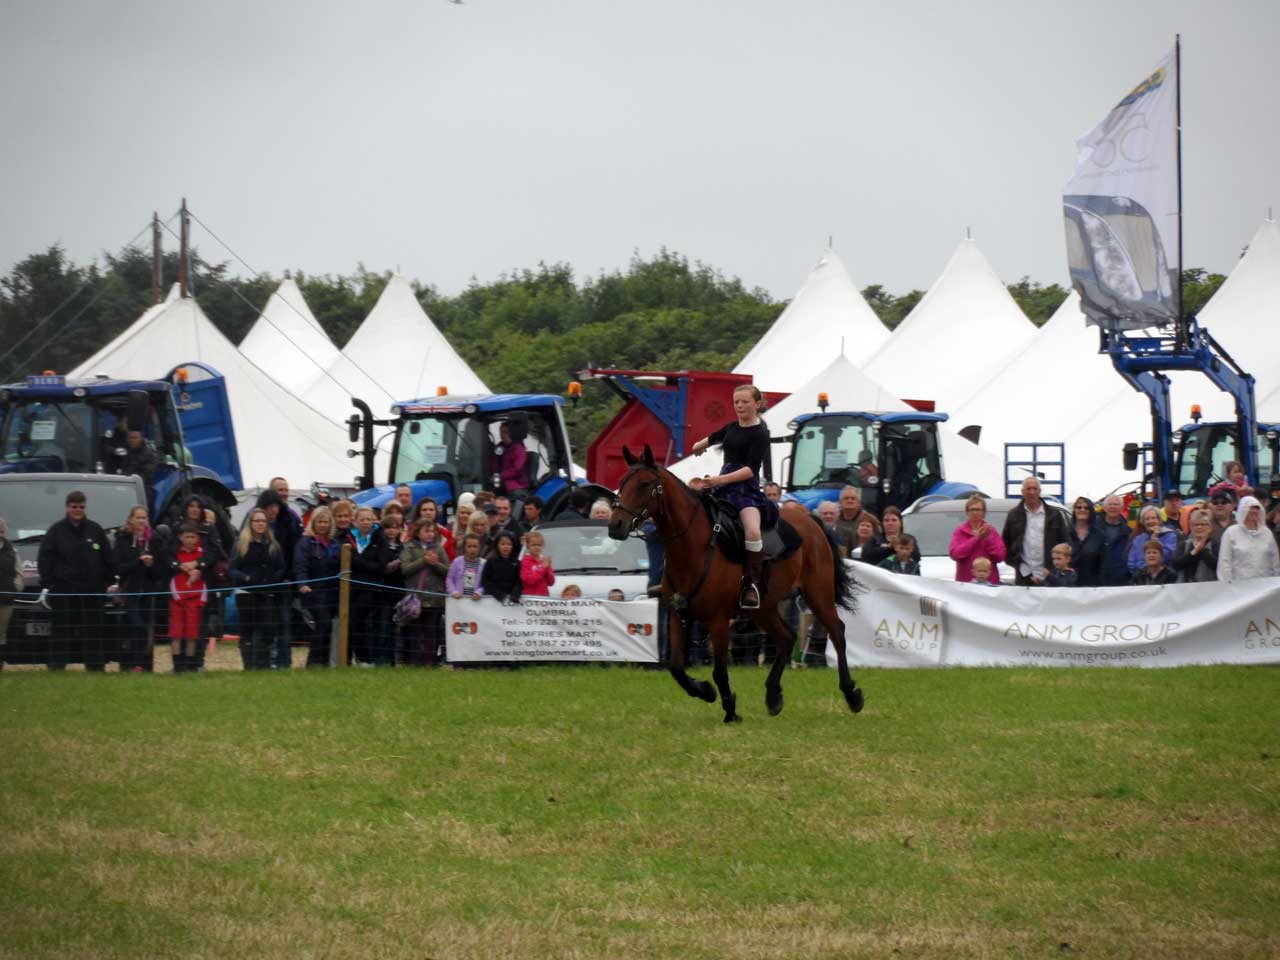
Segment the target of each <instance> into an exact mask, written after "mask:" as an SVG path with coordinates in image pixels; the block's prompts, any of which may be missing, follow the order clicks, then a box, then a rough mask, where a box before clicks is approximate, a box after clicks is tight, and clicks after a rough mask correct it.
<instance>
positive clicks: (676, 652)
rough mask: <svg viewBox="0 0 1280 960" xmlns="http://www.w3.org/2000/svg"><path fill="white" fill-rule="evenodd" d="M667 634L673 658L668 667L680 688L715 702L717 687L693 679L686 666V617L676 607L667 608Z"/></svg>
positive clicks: (709, 701) (699, 697) (702, 698)
mask: <svg viewBox="0 0 1280 960" xmlns="http://www.w3.org/2000/svg"><path fill="white" fill-rule="evenodd" d="M667 635H668V637H669V639H670V643H671V658H670V660H669V661H668V664H667V669H668V670H670V671H671V676H673V677H674V678H675V681H676V683H678V684H680V689H681V690H683V691H684V692H685V693H687V694H688V695H689V696H691V697H697V698H698V699H699V700H705V701H706V702H707V703H715V702H716V688H715V687H713V686H711V684H709V683H707V681H705V680H695V679H693V677H691V676H689V674H688V672H687V671H686V670H685V668H684V657H685V634H684V618H683V617H681V616H680V612H679V611H678V610H676V608H675V607H670V608H668V610H667Z"/></svg>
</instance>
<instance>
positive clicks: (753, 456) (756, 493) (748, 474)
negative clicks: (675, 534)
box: [690, 383, 778, 610]
mask: <svg viewBox="0 0 1280 960" xmlns="http://www.w3.org/2000/svg"><path fill="white" fill-rule="evenodd" d="M763 406H764V398H763V397H762V396H761V395H760V391H759V389H757V388H756V387H753V386H751V385H750V384H746V383H744V384H742V385H740V386H738V387H737V388H735V389H734V391H733V412H734V414H735V415H736V416H737V418H738V419H737V420H736V421H735V422H733V423H727V424H725V425H724V426H723V427H721V428H720V429H719V430H717V431H716V432H715V433H713V434H711V436H709V437H705V438H703V439H702V440H699V441H698V442H697V443H695V444H694V445H693V452H694V453H695V454H701V453H702V452H703V451H705V450H706V449H707V447H709V446H711V444H713V443H718V444H720V445H721V446H722V447H723V449H724V466H723V467H721V469H720V474H719V476H715V477H712V476H706V477H703V478H702V479H697V478H695V479H694V480H693V482H692V483H691V484H690V486H691V487H693V489H694V490H697V491H699V492H701V491H703V490H718V491H719V496H720V497H721V498H723V499H724V500H727V501H728V502H729V503H731V504H733V505H734V506H735V507H737V508H738V516H739V517H740V518H741V520H742V534H743V541H744V542H743V545H744V546H745V547H746V550H747V562H746V565H745V567H744V574H745V576H744V578H743V579H744V581H745V582H744V584H743V587H742V595H741V597H739V601H738V603H739V606H741V607H742V609H744V610H758V609H760V596H761V590H760V584H761V580H762V578H763V571H764V542H763V540H762V539H761V536H762V534H761V530H762V529H763V528H764V527H771V526H773V525H774V523H776V522H777V519H778V508H777V506H776V505H775V504H774V503H773V501H771V500H769V499H768V498H767V497H765V495H764V492H763V491H762V490H761V489H760V475H761V471H762V470H763V468H764V465H765V464H766V463H768V462H769V428H768V427H767V426H765V424H764V422H763V421H762V420H761V419H760V411H761V409H762V408H763Z"/></svg>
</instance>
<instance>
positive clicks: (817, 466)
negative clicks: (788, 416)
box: [774, 410, 979, 514]
mask: <svg viewBox="0 0 1280 960" xmlns="http://www.w3.org/2000/svg"><path fill="white" fill-rule="evenodd" d="M946 419H947V415H946V414H945V413H921V412H917V411H910V412H901V413H877V412H868V411H843V412H829V411H826V410H823V411H822V412H821V413H806V414H802V415H801V416H799V417H796V418H795V419H794V420H792V421H791V422H790V423H788V424H787V429H788V430H790V431H791V435H790V436H788V437H779V438H775V440H774V442H775V443H778V442H789V443H790V444H791V451H790V453H789V454H788V456H787V457H786V458H785V459H784V460H783V473H784V477H783V480H784V486H785V488H786V497H787V498H788V499H791V500H796V501H798V502H800V503H801V504H803V505H804V506H805V507H806V508H807V509H809V510H814V509H816V508H817V506H818V504H819V503H821V502H822V501H824V500H832V501H836V500H839V498H840V490H841V488H842V487H845V486H846V485H848V486H854V487H857V488H859V492H860V493H861V495H862V503H863V505H864V506H865V507H866V508H867V509H868V510H871V511H873V512H875V513H877V514H879V513H881V512H883V510H884V508H885V507H887V506H890V505H892V506H896V507H898V508H899V509H901V510H905V509H906V508H907V507H909V506H911V504H913V503H915V502H916V501H917V500H919V499H920V498H922V497H937V498H941V499H954V498H957V497H965V496H968V495H969V494H971V493H977V492H979V491H978V488H977V487H975V486H973V484H970V483H949V482H947V481H946V480H945V479H944V473H943V466H942V448H941V446H940V444H939V442H938V424H939V423H944V422H945V421H946Z"/></svg>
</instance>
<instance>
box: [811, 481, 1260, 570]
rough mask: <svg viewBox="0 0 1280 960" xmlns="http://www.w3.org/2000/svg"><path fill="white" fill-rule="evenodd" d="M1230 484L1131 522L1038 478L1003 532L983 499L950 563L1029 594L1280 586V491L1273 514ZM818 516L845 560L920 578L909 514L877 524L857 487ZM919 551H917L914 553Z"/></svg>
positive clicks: (972, 502)
mask: <svg viewBox="0 0 1280 960" xmlns="http://www.w3.org/2000/svg"><path fill="white" fill-rule="evenodd" d="M1223 472H1224V474H1225V475H1226V476H1227V477H1228V479H1227V480H1225V481H1223V482H1222V483H1219V484H1217V485H1215V486H1214V487H1213V488H1212V489H1211V491H1210V495H1209V498H1208V500H1207V501H1205V502H1200V503H1195V504H1189V505H1188V504H1184V503H1183V498H1182V495H1181V494H1180V493H1179V492H1178V491H1176V490H1171V491H1169V492H1168V493H1166V494H1165V496H1164V498H1163V500H1162V502H1161V503H1146V504H1142V505H1141V506H1139V507H1137V514H1136V517H1134V518H1133V520H1132V521H1131V520H1130V516H1129V512H1128V507H1127V505H1126V503H1125V500H1124V499H1123V498H1122V497H1120V496H1115V495H1112V496H1108V497H1106V498H1105V499H1104V500H1103V502H1102V506H1101V509H1099V508H1098V507H1097V506H1096V505H1095V504H1094V502H1093V501H1091V500H1089V499H1088V498H1087V497H1077V498H1076V499H1075V501H1073V502H1072V504H1071V508H1070V510H1069V511H1068V510H1066V509H1065V508H1063V507H1061V506H1059V505H1057V504H1055V503H1051V502H1049V501H1046V500H1044V499H1043V498H1042V496H1041V489H1040V481H1039V480H1038V479H1036V478H1035V477H1028V478H1027V479H1026V480H1025V481H1024V482H1023V484H1022V491H1021V492H1022V496H1021V499H1020V500H1019V502H1018V503H1017V504H1016V505H1015V506H1014V507H1013V508H1012V509H1011V510H1010V511H1009V513H1008V515H1007V517H1006V518H1005V521H1004V524H1003V527H1002V529H1000V530H997V529H996V528H995V527H994V526H992V525H991V524H990V523H988V522H987V500H986V498H984V497H982V496H981V495H978V494H974V495H972V496H970V497H969V499H968V500H967V501H966V503H965V505H964V511H965V520H964V521H963V522H962V523H960V524H958V525H957V526H956V528H955V530H954V531H953V532H952V535H951V542H950V549H949V554H950V557H951V559H952V560H953V561H955V579H956V580H957V581H960V582H964V583H970V582H985V583H987V584H990V585H992V586H997V585H999V584H1000V582H1001V580H1000V569H999V568H1000V565H1001V564H1007V565H1008V566H1009V567H1011V568H1012V572H1013V582H1014V583H1015V584H1016V585H1019V586H1031V587H1039V586H1047V587H1074V586H1081V587H1100V586H1105V587H1112V586H1127V585H1151V584H1167V583H1199V582H1204V581H1210V580H1224V581H1231V580H1245V579H1251V578H1254V577H1264V576H1280V483H1277V485H1276V487H1275V488H1273V490H1272V491H1271V498H1270V502H1269V503H1268V504H1267V505H1266V506H1264V505H1263V504H1262V502H1261V501H1260V500H1259V499H1258V498H1257V497H1255V496H1254V495H1253V493H1254V491H1253V490H1252V489H1251V488H1249V487H1248V485H1247V484H1245V483H1244V474H1243V469H1242V468H1241V467H1240V465H1239V464H1236V463H1231V464H1227V465H1226V467H1225V468H1224V471H1223ZM814 516H815V518H816V519H817V520H818V522H819V523H820V524H822V526H823V528H824V529H825V530H826V531H827V533H828V535H829V536H830V537H831V539H832V541H833V542H834V543H835V544H836V545H837V546H838V547H839V549H840V552H841V554H842V555H843V556H845V557H848V558H850V559H853V560H856V561H860V562H863V563H870V564H874V565H877V566H880V567H883V568H886V569H889V570H892V571H894V572H895V573H907V574H916V575H918V574H919V572H920V563H919V561H920V552H919V549H918V545H917V543H916V540H915V538H914V537H912V536H911V535H910V534H909V533H908V532H907V531H906V527H905V524H904V519H903V516H902V513H901V511H899V510H898V509H897V508H896V507H893V506H890V507H887V508H886V509H885V511H884V514H883V516H882V517H879V518H877V517H876V516H874V515H873V514H872V513H870V512H869V511H867V510H866V509H865V508H864V507H863V505H862V501H861V498H860V494H859V491H858V489H857V488H856V487H852V486H849V487H845V488H844V489H843V490H841V491H840V496H839V502H838V504H837V503H835V502H831V501H824V502H823V503H821V504H819V506H818V507H817V508H816V510H815V511H814ZM906 544H909V549H908V547H907V546H906Z"/></svg>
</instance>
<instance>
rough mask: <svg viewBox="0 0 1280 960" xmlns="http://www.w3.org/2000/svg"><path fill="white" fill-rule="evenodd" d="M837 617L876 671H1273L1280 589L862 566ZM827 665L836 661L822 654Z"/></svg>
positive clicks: (851, 644) (1272, 581) (862, 661)
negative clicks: (854, 591)
mask: <svg viewBox="0 0 1280 960" xmlns="http://www.w3.org/2000/svg"><path fill="white" fill-rule="evenodd" d="M857 577H858V580H859V581H861V583H862V584H863V585H864V586H865V587H867V588H868V589H867V590H866V592H864V593H863V594H862V595H861V596H859V598H858V612H857V613H856V614H850V613H849V612H848V611H845V610H841V611H840V615H841V617H842V618H843V620H844V625H845V636H846V638H847V643H848V657H849V662H850V663H851V664H859V665H863V666H874V667H934V666H1011V667H1012V666H1022V667H1027V666H1040V667H1070V666H1098V667H1107V666H1136V667H1174V666H1182V665H1185V664H1208V663H1280V578H1276V577H1268V578H1265V579H1261V580H1245V581H1240V582H1237V583H1186V584H1172V585H1170V586H1167V587H1080V588H1052V587H984V586H981V585H979V584H974V583H955V582H953V581H948V580H930V579H926V578H924V577H910V576H905V575H902V574H894V573H889V572H888V571H887V570H880V569H878V568H875V567H869V566H866V565H865V564H859V565H858V567H857ZM827 662H828V663H829V664H831V665H833V666H834V665H835V652H834V650H833V649H832V647H831V645H830V644H828V645H827Z"/></svg>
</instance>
